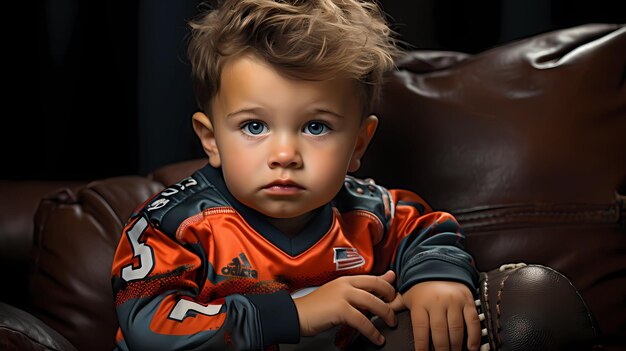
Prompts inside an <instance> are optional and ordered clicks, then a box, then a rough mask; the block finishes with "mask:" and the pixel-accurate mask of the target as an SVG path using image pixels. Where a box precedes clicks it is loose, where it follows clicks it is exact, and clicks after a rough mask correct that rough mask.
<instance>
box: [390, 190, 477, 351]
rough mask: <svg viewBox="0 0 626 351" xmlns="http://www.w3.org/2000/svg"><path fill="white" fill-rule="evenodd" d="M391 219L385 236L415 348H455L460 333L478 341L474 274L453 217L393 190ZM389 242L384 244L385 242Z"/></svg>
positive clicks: (474, 344)
mask: <svg viewBox="0 0 626 351" xmlns="http://www.w3.org/2000/svg"><path fill="white" fill-rule="evenodd" d="M391 194H392V198H394V199H395V204H396V207H395V216H394V219H393V220H392V221H391V223H390V228H389V232H388V235H390V236H393V237H395V238H387V240H396V243H397V245H396V249H395V256H394V257H393V259H392V269H393V270H394V271H395V272H396V274H397V275H398V277H397V280H396V283H397V284H396V285H397V288H398V291H399V292H400V293H401V294H402V300H403V304H404V306H406V307H408V308H409V309H410V310H411V318H412V321H413V329H414V333H413V334H414V336H415V347H416V350H420V349H424V350H427V349H428V343H429V339H430V340H431V342H432V343H433V344H434V346H436V347H440V346H441V347H446V348H450V349H452V350H460V348H461V344H462V342H463V334H464V329H466V330H467V335H468V346H469V347H470V349H475V348H477V345H478V343H479V341H480V340H479V339H480V326H479V321H478V314H477V312H476V308H475V306H474V298H473V295H474V293H475V291H476V286H477V281H478V271H477V270H476V267H475V264H474V260H473V258H472V257H471V255H470V254H469V253H468V252H466V251H465V248H464V241H465V236H464V235H463V233H462V230H461V228H460V226H459V224H458V222H457V221H456V219H455V218H454V217H453V216H452V215H451V214H449V213H446V212H433V211H432V210H431V209H430V207H429V206H428V205H427V204H426V203H425V202H424V201H423V200H422V199H421V198H419V197H418V196H417V195H415V194H413V193H411V192H404V191H392V192H391ZM387 242H389V241H387Z"/></svg>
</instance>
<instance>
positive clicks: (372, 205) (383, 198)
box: [333, 175, 395, 227]
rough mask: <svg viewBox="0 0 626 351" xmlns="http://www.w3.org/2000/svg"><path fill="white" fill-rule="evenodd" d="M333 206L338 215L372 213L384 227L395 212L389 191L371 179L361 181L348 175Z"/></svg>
mask: <svg viewBox="0 0 626 351" xmlns="http://www.w3.org/2000/svg"><path fill="white" fill-rule="evenodd" d="M333 206H334V207H335V208H337V210H339V212H340V213H346V212H350V211H357V210H361V211H366V212H369V213H372V214H374V215H376V217H378V219H379V220H380V221H381V223H383V225H385V227H386V226H387V224H388V223H389V221H391V219H392V218H393V215H394V211H395V205H394V203H393V199H392V196H391V193H390V192H389V190H387V189H386V188H385V187H382V186H380V185H378V184H376V183H375V182H374V180H373V179H371V178H366V179H361V178H357V177H353V176H350V175H347V176H346V177H345V179H344V185H343V187H342V188H341V190H339V193H338V194H337V196H336V197H335V199H334V200H333Z"/></svg>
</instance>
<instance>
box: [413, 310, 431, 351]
mask: <svg viewBox="0 0 626 351" xmlns="http://www.w3.org/2000/svg"><path fill="white" fill-rule="evenodd" d="M411 325H412V327H413V340H414V341H415V350H417V351H427V350H428V341H429V329H430V326H429V322H428V312H427V311H426V310H425V309H423V308H421V307H416V308H413V309H412V310H411Z"/></svg>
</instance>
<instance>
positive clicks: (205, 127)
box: [191, 112, 222, 168]
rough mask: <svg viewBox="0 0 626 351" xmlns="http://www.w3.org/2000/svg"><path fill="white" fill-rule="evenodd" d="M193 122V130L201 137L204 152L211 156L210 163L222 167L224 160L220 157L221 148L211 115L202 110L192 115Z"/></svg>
mask: <svg viewBox="0 0 626 351" xmlns="http://www.w3.org/2000/svg"><path fill="white" fill-rule="evenodd" d="M191 123H192V124H193V130H194V131H195V132H196V135H197V136H198V139H200V143H201V144H202V148H203V149H204V152H205V153H206V154H207V156H208V157H209V163H210V164H211V166H213V167H215V168H218V167H220V166H221V165H222V160H221V159H220V153H219V149H218V147H217V142H216V141H215V132H214V130H213V123H211V120H210V119H209V117H208V116H207V115H205V114H204V113H202V112H195V113H194V114H193V116H192V117H191Z"/></svg>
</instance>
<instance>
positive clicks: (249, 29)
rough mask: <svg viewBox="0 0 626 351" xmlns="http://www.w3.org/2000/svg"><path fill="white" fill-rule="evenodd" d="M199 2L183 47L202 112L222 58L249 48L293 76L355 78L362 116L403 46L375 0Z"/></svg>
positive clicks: (215, 88) (215, 84) (215, 86)
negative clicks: (358, 90)
mask: <svg viewBox="0 0 626 351" xmlns="http://www.w3.org/2000/svg"><path fill="white" fill-rule="evenodd" d="M200 9H201V11H199V14H198V15H197V16H196V17H194V18H193V19H191V20H190V21H189V26H190V28H191V35H190V37H189V38H190V40H189V43H188V44H189V45H188V50H187V54H188V58H189V60H190V63H191V69H192V81H193V88H194V92H195V95H196V99H197V103H198V105H199V107H200V109H202V110H204V111H207V112H208V111H210V108H211V100H212V99H213V97H214V96H215V95H216V93H217V91H218V90H219V88H220V75H221V72H222V68H223V66H224V63H225V62H226V60H228V59H229V58H232V57H234V56H237V55H239V54H242V53H244V52H249V53H252V54H254V55H257V56H258V57H260V58H262V59H263V60H265V61H266V62H267V63H269V64H270V65H272V66H273V67H275V68H276V69H278V70H279V71H281V72H282V73H284V74H286V75H287V76H290V77H293V78H297V79H305V80H325V79H330V78H332V77H334V76H337V75H338V74H344V75H347V76H348V77H350V78H354V79H355V80H356V81H358V82H359V83H360V84H359V86H360V93H361V96H360V98H361V101H362V106H363V112H364V115H367V114H369V113H371V111H372V109H373V108H374V105H375V104H376V103H377V100H378V99H379V97H380V93H381V86H382V82H383V77H384V73H385V72H386V71H388V70H391V69H393V67H394V60H395V59H396V58H397V57H398V56H399V54H400V53H401V50H400V49H399V48H398V46H397V42H396V39H395V38H394V36H395V32H394V31H393V30H391V29H390V27H389V25H388V23H387V20H386V19H385V14H384V12H383V11H382V9H381V7H380V6H379V5H378V4H377V3H376V2H371V1H369V2H368V1H362V0H218V2H217V5H216V6H214V7H212V6H210V5H209V4H208V3H203V4H201V5H200Z"/></svg>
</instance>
